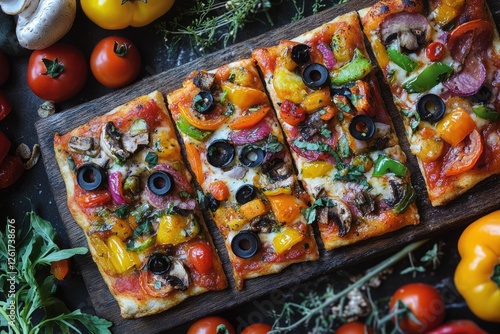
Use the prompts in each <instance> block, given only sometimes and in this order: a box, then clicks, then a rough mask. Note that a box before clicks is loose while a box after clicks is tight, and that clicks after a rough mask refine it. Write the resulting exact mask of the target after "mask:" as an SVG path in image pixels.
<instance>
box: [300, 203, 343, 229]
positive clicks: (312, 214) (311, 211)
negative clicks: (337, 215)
mask: <svg viewBox="0 0 500 334" xmlns="http://www.w3.org/2000/svg"><path fill="white" fill-rule="evenodd" d="M334 206H336V204H335V202H333V200H331V199H330V198H327V197H322V198H318V199H317V200H315V201H314V203H313V204H312V205H311V206H310V207H307V208H305V209H302V215H303V216H304V218H305V219H306V220H307V223H308V224H312V223H314V222H315V221H316V209H317V208H320V207H328V208H331V207H334Z"/></svg>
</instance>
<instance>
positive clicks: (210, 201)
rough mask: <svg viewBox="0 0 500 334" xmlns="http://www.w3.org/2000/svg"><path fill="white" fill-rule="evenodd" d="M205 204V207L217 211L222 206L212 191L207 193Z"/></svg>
mask: <svg viewBox="0 0 500 334" xmlns="http://www.w3.org/2000/svg"><path fill="white" fill-rule="evenodd" d="M203 204H205V208H208V209H209V210H210V211H212V212H215V211H217V209H218V208H219V206H220V202H219V201H218V200H217V199H215V198H214V196H213V195H212V194H211V193H206V194H205V196H204V199H203Z"/></svg>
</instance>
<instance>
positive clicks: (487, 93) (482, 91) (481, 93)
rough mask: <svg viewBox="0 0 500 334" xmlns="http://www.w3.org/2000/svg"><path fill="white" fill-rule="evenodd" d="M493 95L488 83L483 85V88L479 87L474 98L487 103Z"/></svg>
mask: <svg viewBox="0 0 500 334" xmlns="http://www.w3.org/2000/svg"><path fill="white" fill-rule="evenodd" d="M491 96H492V93H491V89H490V88H489V87H488V86H486V85H482V86H481V88H479V90H478V91H477V92H476V93H475V94H474V95H473V98H474V99H476V100H477V101H479V102H483V103H486V102H488V101H489V100H490V98H491Z"/></svg>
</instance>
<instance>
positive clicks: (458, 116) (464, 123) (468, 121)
mask: <svg viewBox="0 0 500 334" xmlns="http://www.w3.org/2000/svg"><path fill="white" fill-rule="evenodd" d="M475 129H476V123H475V122H474V120H473V119H472V117H471V116H470V115H469V113H468V112H467V111H465V110H464V109H462V108H456V109H454V110H452V111H451V112H450V113H448V114H446V116H445V117H444V118H443V119H442V120H441V121H439V123H438V124H437V126H436V131H437V132H438V133H439V136H440V137H441V138H442V139H443V140H444V141H446V142H447V143H449V144H450V145H452V146H457V145H458V144H459V143H460V142H461V141H462V140H464V138H465V137H467V136H468V135H469V133H471V132H472V131H474V130H475Z"/></svg>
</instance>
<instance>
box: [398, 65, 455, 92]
mask: <svg viewBox="0 0 500 334" xmlns="http://www.w3.org/2000/svg"><path fill="white" fill-rule="evenodd" d="M452 72H453V69H452V68H451V67H450V66H448V65H446V64H443V63H441V62H436V63H432V64H430V65H429V66H427V67H426V68H424V70H423V71H422V72H420V73H419V74H418V75H417V76H416V77H413V78H411V79H409V80H407V81H405V82H404V83H403V88H404V89H406V90H407V91H408V93H422V92H426V91H428V90H430V89H431V88H432V87H434V86H436V85H437V84H438V83H440V82H443V81H445V80H446V79H448V77H449V76H450V75H451V73H452Z"/></svg>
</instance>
